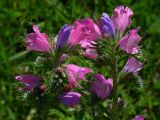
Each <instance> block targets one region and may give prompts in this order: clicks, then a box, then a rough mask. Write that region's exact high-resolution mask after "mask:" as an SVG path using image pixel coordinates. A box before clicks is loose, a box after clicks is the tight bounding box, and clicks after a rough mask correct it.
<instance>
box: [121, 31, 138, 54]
mask: <svg viewBox="0 0 160 120" xmlns="http://www.w3.org/2000/svg"><path fill="white" fill-rule="evenodd" d="M138 30H139V28H137V29H132V30H130V31H129V34H127V35H125V36H124V37H122V38H121V39H120V41H119V43H118V45H119V47H120V48H121V49H122V50H124V51H125V52H127V53H129V54H137V53H138V52H139V47H138V45H139V42H140V41H141V37H140V36H139V35H138V34H137V32H138Z"/></svg>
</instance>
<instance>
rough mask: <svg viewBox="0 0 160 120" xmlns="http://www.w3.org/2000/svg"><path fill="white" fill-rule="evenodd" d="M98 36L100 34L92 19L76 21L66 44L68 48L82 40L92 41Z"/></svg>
mask: <svg viewBox="0 0 160 120" xmlns="http://www.w3.org/2000/svg"><path fill="white" fill-rule="evenodd" d="M100 35H101V32H100V30H99V28H98V26H97V25H96V24H95V23H94V22H93V20H92V19H90V18H86V19H82V20H77V21H75V23H74V26H73V27H72V30H71V33H70V37H69V41H68V44H69V46H70V47H73V46H74V45H77V44H79V43H80V42H81V41H83V40H88V41H94V40H96V39H97V38H98V37H100Z"/></svg>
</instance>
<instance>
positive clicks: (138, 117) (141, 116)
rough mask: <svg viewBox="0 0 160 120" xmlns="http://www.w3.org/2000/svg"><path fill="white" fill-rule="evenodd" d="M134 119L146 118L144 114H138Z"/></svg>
mask: <svg viewBox="0 0 160 120" xmlns="http://www.w3.org/2000/svg"><path fill="white" fill-rule="evenodd" d="M133 120H144V116H143V115H136V116H135V118H134V119H133Z"/></svg>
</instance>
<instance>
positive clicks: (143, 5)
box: [0, 0, 160, 120]
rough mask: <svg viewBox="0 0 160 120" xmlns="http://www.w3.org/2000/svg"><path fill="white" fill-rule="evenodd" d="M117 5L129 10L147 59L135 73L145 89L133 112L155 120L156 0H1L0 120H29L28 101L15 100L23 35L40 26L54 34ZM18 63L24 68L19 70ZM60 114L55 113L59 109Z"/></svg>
mask: <svg viewBox="0 0 160 120" xmlns="http://www.w3.org/2000/svg"><path fill="white" fill-rule="evenodd" d="M118 5H124V6H128V7H130V8H131V9H133V12H134V16H133V24H132V25H131V28H134V27H136V26H140V27H141V29H140V34H141V36H143V40H142V42H141V45H142V47H143V48H144V54H145V56H146V58H147V61H146V64H145V66H144V69H143V70H142V72H141V76H142V78H143V79H144V84H145V87H146V90H145V93H144V94H143V96H141V99H140V102H139V103H140V104H139V111H140V112H141V113H142V112H144V113H145V116H146V117H147V120H160V0H1V1H0V120H25V119H27V120H30V119H31V118H32V111H31V108H30V107H29V105H28V104H27V103H25V102H21V101H19V100H18V99H17V94H16V91H15V87H14V76H15V74H16V73H18V72H19V71H17V68H18V69H19V70H20V71H21V72H22V71H25V70H26V69H28V68H27V65H29V64H30V58H32V54H29V55H28V54H27V52H26V51H25V50H26V48H25V45H24V44H23V37H24V36H25V34H26V33H28V32H30V31H31V29H32V27H31V26H32V24H33V23H36V24H38V25H39V26H40V28H41V31H43V32H45V33H47V34H56V33H57V32H58V30H59V29H60V28H61V26H63V25H64V24H65V23H71V22H73V21H74V20H76V19H78V18H85V17H87V16H90V17H92V18H93V17H94V16H100V15H101V13H103V12H107V13H108V14H110V15H111V14H112V11H113V8H115V7H116V6H118ZM21 66H25V67H23V68H21ZM59 114H60V113H59Z"/></svg>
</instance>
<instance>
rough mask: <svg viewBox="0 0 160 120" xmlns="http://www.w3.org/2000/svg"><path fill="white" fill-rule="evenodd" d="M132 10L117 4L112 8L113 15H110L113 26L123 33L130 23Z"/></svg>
mask: <svg viewBox="0 0 160 120" xmlns="http://www.w3.org/2000/svg"><path fill="white" fill-rule="evenodd" d="M132 15H133V12H132V10H131V9H130V8H128V7H124V6H118V7H116V8H115V9H114V15H113V16H112V21H113V24H114V26H115V28H116V29H117V30H118V31H119V32H120V33H121V34H123V32H124V31H125V30H126V28H127V27H128V26H130V25H131V23H132V20H131V16H132Z"/></svg>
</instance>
